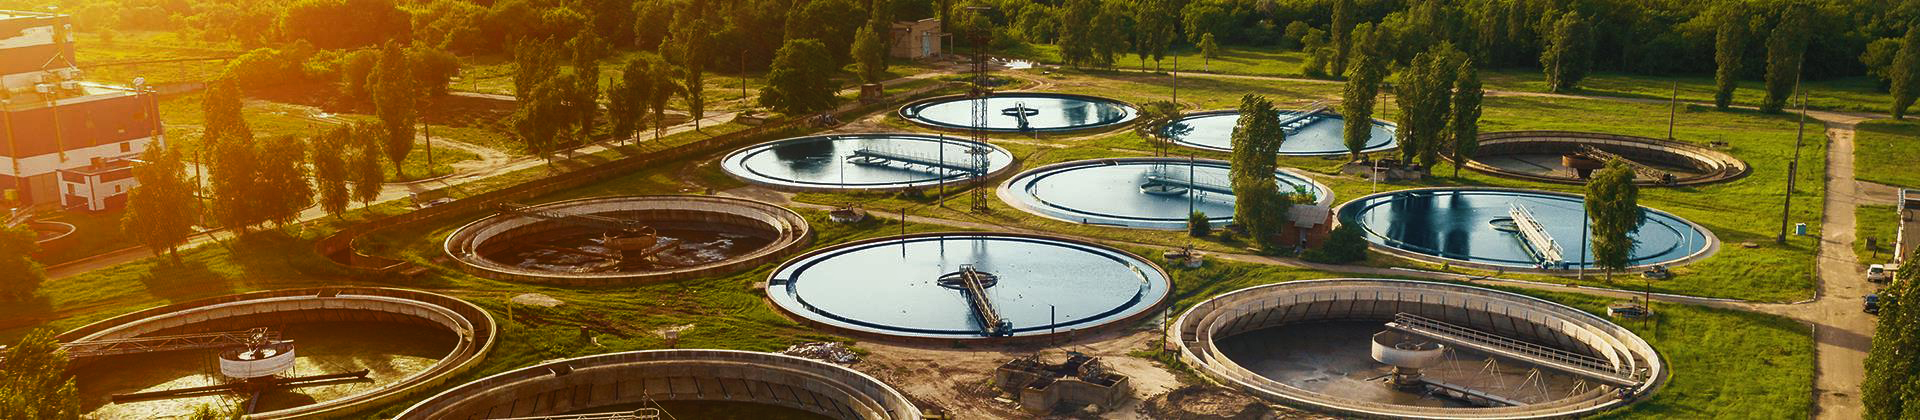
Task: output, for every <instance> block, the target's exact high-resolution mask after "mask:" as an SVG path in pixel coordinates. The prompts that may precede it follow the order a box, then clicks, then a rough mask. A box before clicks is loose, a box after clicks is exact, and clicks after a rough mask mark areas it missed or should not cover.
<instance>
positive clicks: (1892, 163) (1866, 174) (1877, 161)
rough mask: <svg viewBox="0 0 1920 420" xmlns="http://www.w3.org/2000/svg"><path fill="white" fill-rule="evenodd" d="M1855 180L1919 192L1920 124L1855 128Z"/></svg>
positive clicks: (1878, 123) (1869, 123) (1889, 123)
mask: <svg viewBox="0 0 1920 420" xmlns="http://www.w3.org/2000/svg"><path fill="white" fill-rule="evenodd" d="M1856 129H1857V130H1858V131H1857V132H1856V134H1854V141H1855V142H1858V143H1857V145H1856V146H1854V151H1853V155H1854V159H1855V163H1854V170H1855V171H1856V175H1855V176H1854V178H1856V179H1859V180H1861V181H1869V182H1878V183H1881V184H1887V185H1892V186H1897V187H1907V188H1920V170H1915V168H1914V163H1915V162H1920V123H1916V122H1914V121H1913V120H1906V121H1899V120H1873V121H1867V122H1862V123H1860V124H1859V126H1857V127H1856Z"/></svg>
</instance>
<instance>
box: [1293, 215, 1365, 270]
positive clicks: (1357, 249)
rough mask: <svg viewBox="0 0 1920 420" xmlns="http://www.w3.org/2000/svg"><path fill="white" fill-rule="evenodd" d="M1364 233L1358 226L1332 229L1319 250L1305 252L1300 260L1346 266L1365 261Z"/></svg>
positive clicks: (1349, 225) (1352, 225) (1341, 226)
mask: <svg viewBox="0 0 1920 420" xmlns="http://www.w3.org/2000/svg"><path fill="white" fill-rule="evenodd" d="M1365 235H1366V233H1365V232H1363V231H1361V230H1360V225H1358V224H1354V223H1344V224H1341V225H1340V226H1339V227H1336V228H1333V232H1332V233H1331V234H1329V235H1327V240H1326V242H1321V243H1320V247H1319V248H1315V249H1310V250H1307V252H1306V253H1304V254H1301V255H1300V259H1303V260H1307V261H1310V262H1317V263H1322V264H1346V263H1350V262H1354V261H1362V260H1366V259H1367V238H1366V236H1365Z"/></svg>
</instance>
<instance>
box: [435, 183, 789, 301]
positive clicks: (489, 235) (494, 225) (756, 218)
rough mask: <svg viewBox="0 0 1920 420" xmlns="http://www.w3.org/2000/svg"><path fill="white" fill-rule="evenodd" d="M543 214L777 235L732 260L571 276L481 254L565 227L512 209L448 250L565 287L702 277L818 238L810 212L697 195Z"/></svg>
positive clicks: (492, 269)
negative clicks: (618, 217) (609, 216)
mask: <svg viewBox="0 0 1920 420" xmlns="http://www.w3.org/2000/svg"><path fill="white" fill-rule="evenodd" d="M535 208H536V209H538V210H541V211H552V212H560V213H573V214H606V213H613V214H628V215H637V216H640V217H642V218H643V219H644V220H646V221H649V222H655V221H657V222H665V224H706V225H717V226H722V227H721V228H720V229H721V230H723V231H727V232H735V233H740V232H752V233H754V234H755V235H756V236H761V237H764V238H769V239H772V242H771V243H769V244H767V246H765V247H762V248H761V249H758V250H754V251H753V252H750V253H747V254H745V255H741V256H737V257H734V258H730V259H727V260H724V261H720V262H716V263H712V264H703V265H698V266H693V267H685V268H679V269H673V270H660V271H645V272H619V271H616V272H605V273H563V272H554V271H545V270H530V269H525V268H520V267H515V266H511V265H506V264H501V263H497V262H494V261H491V260H488V259H486V258H484V257H481V256H480V253H479V250H480V248H483V247H485V246H487V245H486V244H487V243H489V242H494V241H510V240H513V239H514V238H518V237H522V236H526V235H533V234H538V233H540V232H544V231H547V230H548V229H546V228H545V226H553V227H554V228H563V227H565V225H560V224H559V222H553V221H548V220H543V219H538V218H532V217H520V216H513V215H507V214H501V215H495V216H491V217H487V218H484V219H480V220H477V221H474V222H473V223H468V224H467V225H466V226H462V227H461V228H460V229H459V230H456V231H454V233H453V234H452V235H448V236H447V240H446V243H445V244H444V246H443V250H444V252H446V254H447V255H448V256H450V257H453V259H454V260H455V261H459V262H460V265H461V268H462V269H463V270H465V271H466V272H467V273H468V274H473V275H476V276H480V277H486V278H492V279H498V280H510V281H520V282H528V283H541V284H556V285H565V286H587V287H601V286H619V285H631V284H640V283H651V282H661V281H672V280H680V279H689V278H699V277H712V276H718V275H724V274H728V273H732V272H734V271H737V270H740V269H743V268H746V267H752V266H757V265H760V264H764V263H767V262H771V261H773V260H774V259H777V258H780V257H783V256H786V255H788V254H791V253H793V252H795V251H798V250H799V249H800V248H801V247H802V246H804V245H806V244H807V243H809V242H811V241H812V240H813V228H812V227H811V226H810V225H808V224H807V220H806V218H805V217H801V216H800V214H799V213H794V212H793V211H792V210H788V209H786V208H783V207H780V206H775V205H772V204H768V203H764V202H759V201H754V200H747V199H740V198H728V197H714V196H697V195H658V196H624V197H597V198H584V199H578V200H568V201H561V202H556V203H548V204H542V205H539V206H535Z"/></svg>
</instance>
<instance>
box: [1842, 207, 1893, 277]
mask: <svg viewBox="0 0 1920 420" xmlns="http://www.w3.org/2000/svg"><path fill="white" fill-rule="evenodd" d="M1853 226H1854V235H1853V253H1854V255H1856V256H1859V257H1860V263H1861V264H1885V263H1890V262H1893V247H1894V239H1895V237H1896V236H1897V235H1898V233H1899V230H1900V213H1898V212H1896V211H1894V208H1893V206H1879V205H1862V206H1860V207H1855V208H1853ZM1868 238H1872V239H1873V240H1874V243H1873V246H1871V247H1869V246H1867V239H1868Z"/></svg>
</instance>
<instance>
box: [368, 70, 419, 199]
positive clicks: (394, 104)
mask: <svg viewBox="0 0 1920 420" xmlns="http://www.w3.org/2000/svg"><path fill="white" fill-rule="evenodd" d="M369 77H370V78H371V79H372V80H373V83H372V93H373V108H374V112H373V113H374V115H375V116H377V117H379V118H380V127H381V128H384V129H386V133H385V134H386V135H385V136H384V137H382V138H381V140H382V141H381V148H380V150H381V151H383V152H386V155H387V160H388V161H391V162H393V173H394V175H396V176H399V177H401V178H405V177H406V173H405V172H404V169H403V168H405V166H403V165H402V164H404V163H405V162H406V161H407V154H408V153H412V152H413V140H414V138H413V131H414V127H413V124H414V123H415V122H417V121H418V118H419V117H418V116H417V110H415V109H414V108H415V105H416V104H418V103H419V102H418V99H419V98H418V95H419V92H418V90H417V89H415V88H414V85H413V75H412V73H411V72H409V71H407V53H406V51H404V50H402V49H400V44H399V43H395V42H388V43H387V45H386V46H383V47H381V48H380V62H379V63H378V64H375V65H374V67H373V75H372V76H369Z"/></svg>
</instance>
